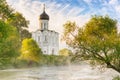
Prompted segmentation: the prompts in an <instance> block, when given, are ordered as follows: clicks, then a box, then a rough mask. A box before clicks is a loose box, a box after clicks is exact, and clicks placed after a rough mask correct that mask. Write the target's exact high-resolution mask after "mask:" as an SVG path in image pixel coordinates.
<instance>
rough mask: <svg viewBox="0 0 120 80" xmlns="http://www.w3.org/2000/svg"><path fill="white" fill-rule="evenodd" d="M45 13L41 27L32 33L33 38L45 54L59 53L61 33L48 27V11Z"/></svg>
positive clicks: (41, 19)
mask: <svg viewBox="0 0 120 80" xmlns="http://www.w3.org/2000/svg"><path fill="white" fill-rule="evenodd" d="M43 14H44V16H42V18H40V26H39V29H38V30H37V31H35V32H33V33H32V38H33V39H34V40H35V41H36V42H37V43H38V45H39V47H40V48H41V49H42V52H43V53H44V54H48V55H50V54H54V55H57V54H58V50H59V34H58V32H55V31H53V30H49V29H48V27H49V26H48V23H49V17H48V18H46V13H43ZM40 17H41V16H40ZM44 17H45V19H44Z"/></svg>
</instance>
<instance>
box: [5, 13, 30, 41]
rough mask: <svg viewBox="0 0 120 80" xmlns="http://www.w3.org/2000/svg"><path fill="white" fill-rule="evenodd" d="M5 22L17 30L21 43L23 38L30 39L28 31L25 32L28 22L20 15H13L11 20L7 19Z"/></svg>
mask: <svg viewBox="0 0 120 80" xmlns="http://www.w3.org/2000/svg"><path fill="white" fill-rule="evenodd" d="M7 22H8V23H9V24H11V25H12V26H14V27H16V28H17V31H18V32H19V35H20V41H22V40H23V39H24V38H29V37H31V34H30V33H29V31H27V30H25V28H26V29H27V28H28V24H29V21H27V20H26V19H25V18H24V17H23V15H22V14H21V13H19V12H16V13H13V18H9V19H8V20H7ZM26 34H27V35H26Z"/></svg>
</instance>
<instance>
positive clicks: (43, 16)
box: [40, 11, 49, 20]
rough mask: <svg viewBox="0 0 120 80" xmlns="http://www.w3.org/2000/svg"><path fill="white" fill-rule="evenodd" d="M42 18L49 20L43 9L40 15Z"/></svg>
mask: <svg viewBox="0 0 120 80" xmlns="http://www.w3.org/2000/svg"><path fill="white" fill-rule="evenodd" d="M40 19H43V20H49V16H48V15H47V14H46V12H45V11H43V13H42V14H41V15H40Z"/></svg>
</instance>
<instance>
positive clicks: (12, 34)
mask: <svg viewBox="0 0 120 80" xmlns="http://www.w3.org/2000/svg"><path fill="white" fill-rule="evenodd" d="M18 39H19V35H18V33H17V30H16V28H15V27H13V26H10V25H9V24H6V23H5V22H3V21H0V63H1V64H2V65H3V63H5V62H10V61H11V60H12V59H13V58H16V57H17V55H18V53H19V42H18ZM4 65H5V64H4Z"/></svg>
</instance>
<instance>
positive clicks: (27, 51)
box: [19, 38, 42, 63]
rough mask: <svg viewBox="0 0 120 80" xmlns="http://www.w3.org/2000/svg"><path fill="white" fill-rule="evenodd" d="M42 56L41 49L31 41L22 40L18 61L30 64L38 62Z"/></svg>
mask: <svg viewBox="0 0 120 80" xmlns="http://www.w3.org/2000/svg"><path fill="white" fill-rule="evenodd" d="M41 54H42V51H41V49H40V48H39V46H38V45H37V43H36V42H35V41H34V40H33V39H31V38H30V39H24V40H23V41H22V47H21V54H20V57H19V59H22V60H27V61H29V63H31V62H39V61H40V56H41Z"/></svg>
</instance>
